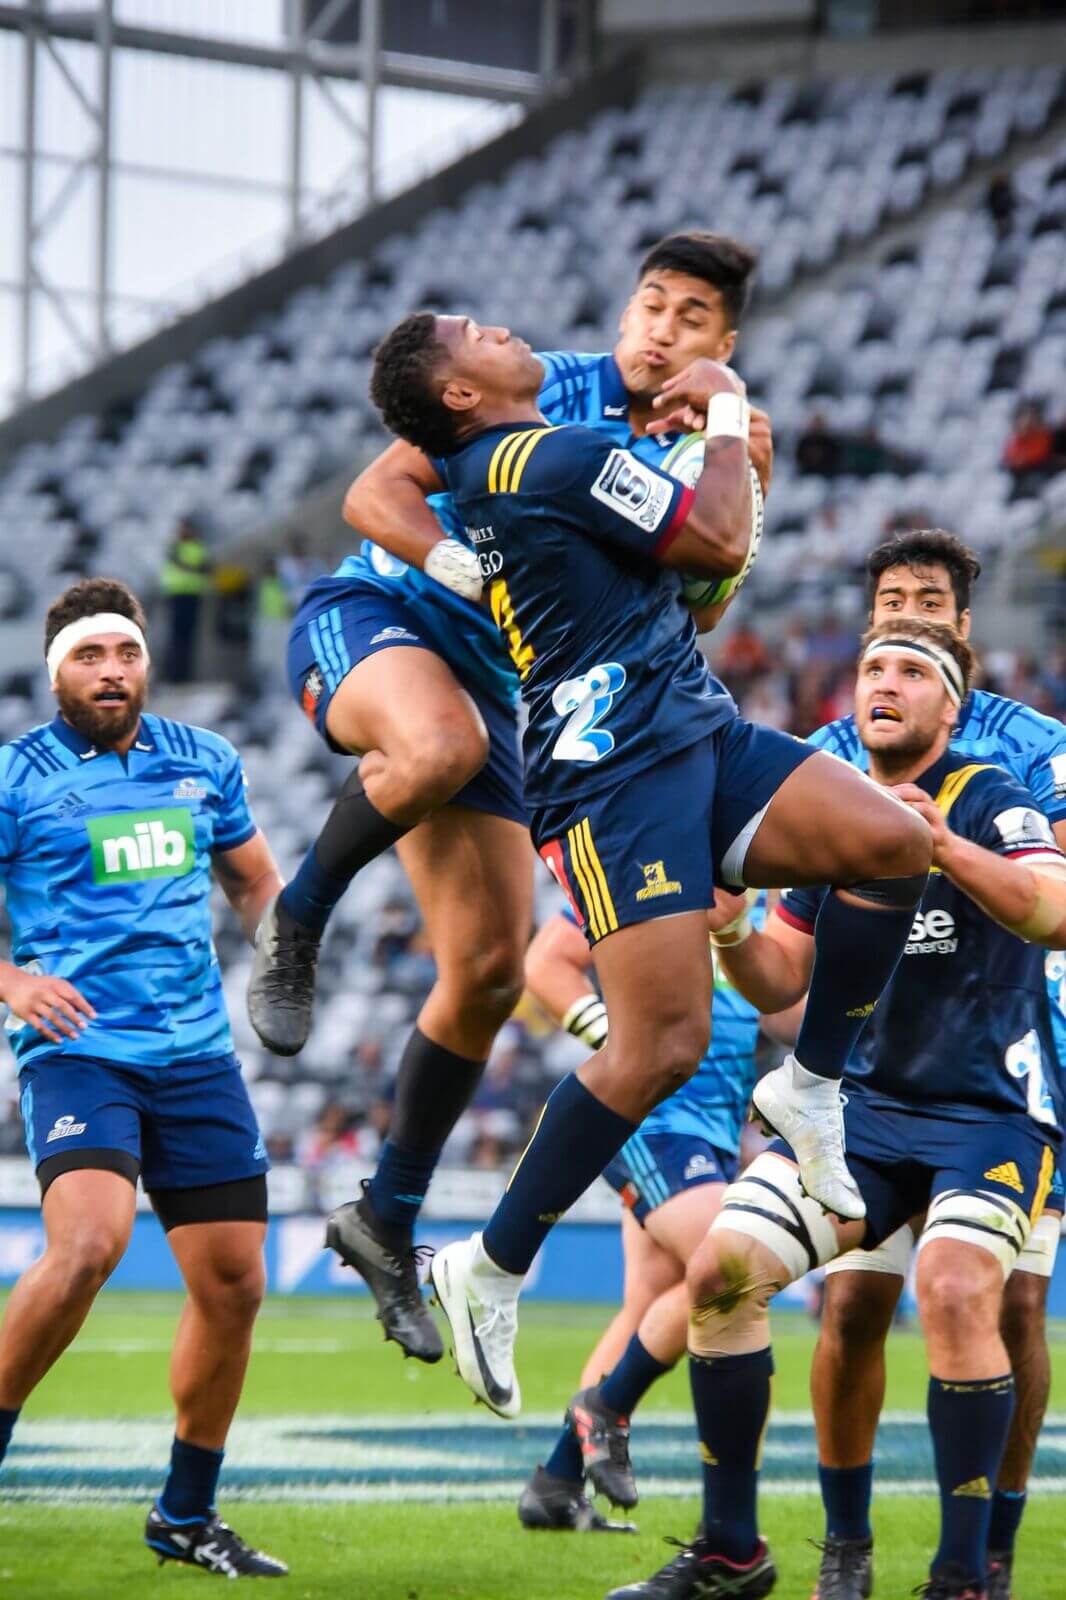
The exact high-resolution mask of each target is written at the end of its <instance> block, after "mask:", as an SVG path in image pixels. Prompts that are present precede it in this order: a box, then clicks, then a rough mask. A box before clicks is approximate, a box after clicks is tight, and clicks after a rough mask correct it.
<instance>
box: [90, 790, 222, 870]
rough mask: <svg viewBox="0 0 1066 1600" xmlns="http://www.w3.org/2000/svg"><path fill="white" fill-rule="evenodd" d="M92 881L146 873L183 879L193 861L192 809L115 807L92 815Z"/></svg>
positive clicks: (190, 868)
mask: <svg viewBox="0 0 1066 1600" xmlns="http://www.w3.org/2000/svg"><path fill="white" fill-rule="evenodd" d="M85 826H86V828H87V829H88V833H89V840H90V844H91V846H92V863H93V882H94V883H138V882H142V881H143V880H145V879H147V878H182V877H184V876H185V874H186V873H187V872H191V871H192V869H193V866H194V865H195V862H196V845H195V841H194V838H193V824H192V815H191V813H190V812H189V811H188V810H186V809H184V808H182V809H180V810H179V809H177V808H175V809H174V810H166V811H140V812H138V811H119V812H116V813H114V814H113V815H111V816H107V817H90V818H89V819H88V820H87V822H86V824H85Z"/></svg>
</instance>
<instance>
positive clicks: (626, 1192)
mask: <svg viewBox="0 0 1066 1600" xmlns="http://www.w3.org/2000/svg"><path fill="white" fill-rule="evenodd" d="M737 1165H738V1159H737V1155H736V1152H735V1151H728V1150H718V1149H716V1148H715V1146H714V1145H713V1144H711V1143H710V1142H709V1140H707V1139H698V1138H696V1137H695V1136H694V1135H692V1134H688V1133H648V1134H640V1133H635V1134H634V1135H633V1137H632V1138H631V1139H627V1140H626V1142H625V1144H624V1145H623V1146H622V1148H621V1150H619V1152H618V1154H617V1155H616V1156H615V1158H614V1160H613V1161H612V1162H611V1163H610V1165H609V1166H607V1167H605V1168H604V1169H603V1175H604V1177H605V1178H606V1179H607V1182H608V1183H609V1184H610V1185H611V1188H612V1189H614V1190H615V1192H616V1193H617V1194H619V1195H621V1197H622V1201H623V1203H624V1204H625V1205H626V1206H627V1207H628V1208H629V1210H630V1211H632V1213H633V1215H634V1217H636V1219H637V1221H638V1222H639V1223H640V1225H641V1227H643V1226H644V1219H645V1217H647V1216H648V1215H649V1213H650V1212H652V1211H654V1210H655V1209H656V1208H657V1207H658V1206H661V1205H665V1204H666V1202H667V1200H672V1199H673V1198H674V1195H675V1194H684V1193H685V1192H686V1190H688V1189H698V1188H699V1187H700V1185H701V1184H704V1183H722V1184H726V1183H732V1181H733V1179H734V1178H735V1177H736V1175H737Z"/></svg>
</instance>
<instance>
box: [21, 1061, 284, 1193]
mask: <svg viewBox="0 0 1066 1600" xmlns="http://www.w3.org/2000/svg"><path fill="white" fill-rule="evenodd" d="M19 1088H20V1100H19V1105H20V1109H21V1111H22V1122H23V1127H24V1129H25V1134H26V1148H27V1150H28V1151H29V1156H30V1160H31V1161H32V1162H33V1165H34V1167H35V1168H36V1169H38V1170H40V1168H41V1167H42V1165H44V1163H46V1162H50V1161H51V1159H52V1157H55V1156H58V1157H60V1158H61V1161H59V1162H57V1163H56V1164H55V1165H54V1166H46V1167H45V1170H44V1172H43V1173H42V1174H41V1178H42V1182H44V1180H45V1177H46V1175H47V1176H48V1177H49V1178H50V1177H51V1176H53V1175H58V1169H60V1168H61V1169H62V1170H64V1171H72V1170H77V1169H79V1168H86V1167H88V1168H91V1167H97V1166H100V1167H105V1168H108V1169H109V1170H113V1171H116V1172H123V1173H125V1174H126V1176H127V1177H129V1178H130V1179H131V1181H133V1182H135V1181H136V1179H137V1175H138V1173H139V1174H140V1176H141V1178H142V1180H143V1182H144V1187H145V1189H146V1190H147V1191H148V1193H149V1194H151V1192H152V1191H153V1190H154V1189H202V1188H210V1187H213V1186H214V1185H216V1184H224V1183H234V1182H236V1181H237V1180H239V1179H242V1178H256V1177H260V1176H261V1175H262V1174H263V1173H265V1172H266V1171H267V1169H268V1167H269V1166H270V1162H269V1161H268V1159H267V1153H266V1147H265V1146H264V1144H263V1139H262V1136H261V1134H260V1132H259V1124H258V1123H257V1121H256V1117H255V1112H254V1110H253V1109H252V1103H251V1101H250V1100H249V1098H248V1090H247V1089H246V1087H245V1083H244V1079H243V1077H242V1076H241V1064H240V1062H239V1061H238V1060H237V1057H236V1056H235V1055H223V1056H211V1057H209V1058H207V1059H205V1060H202V1061H175V1062H173V1063H172V1064H171V1065H170V1066H169V1067H168V1068H167V1069H166V1071H164V1072H160V1073H157V1074H154V1075H152V1076H149V1075H147V1074H145V1073H139V1072H134V1071H125V1070H123V1068H122V1067H121V1066H120V1065H118V1064H116V1063H114V1062H109V1061H98V1060H96V1059H95V1058H94V1057H90V1056H74V1055H68V1054H67V1053H66V1052H65V1051H62V1052H60V1051H57V1052H56V1053H55V1055H47V1056H38V1057H35V1058H34V1060H33V1061H32V1062H30V1063H29V1065H27V1066H25V1067H23V1069H22V1071H21V1073H20V1074H19ZM109 1157H111V1158H114V1159H108V1158H109Z"/></svg>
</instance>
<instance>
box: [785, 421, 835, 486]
mask: <svg viewBox="0 0 1066 1600" xmlns="http://www.w3.org/2000/svg"><path fill="white" fill-rule="evenodd" d="M841 453H842V449H841V441H840V440H839V439H838V438H837V436H836V434H835V433H831V432H830V430H829V425H828V423H827V422H826V420H825V418H824V417H823V416H822V414H821V412H820V411H816V412H815V414H814V416H813V417H812V418H811V420H810V422H808V424H807V426H806V427H805V428H804V430H803V432H802V433H801V434H800V436H799V439H798V440H797V442H796V465H797V467H798V468H799V470H800V473H801V474H802V475H803V477H805V478H835V477H836V476H837V474H838V473H839V472H840V470H841Z"/></svg>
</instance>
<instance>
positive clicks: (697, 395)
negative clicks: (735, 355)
mask: <svg viewBox="0 0 1066 1600" xmlns="http://www.w3.org/2000/svg"><path fill="white" fill-rule="evenodd" d="M716 394H737V395H740V396H741V397H743V396H744V395H746V394H747V389H746V388H745V385H744V380H743V378H740V377H738V375H737V374H736V373H735V372H734V371H733V369H732V368H731V367H727V366H726V365H725V363H724V362H722V361H711V360H710V359H709V358H708V357H706V356H701V357H700V359H699V360H698V361H692V362H690V363H689V365H688V366H687V367H686V368H685V369H684V371H683V372H679V373H678V374H677V375H676V377H673V378H667V380H666V382H665V383H664V384H663V386H662V389H661V390H660V392H659V393H658V394H657V395H656V396H655V399H654V400H653V401H652V405H653V406H654V407H655V409H656V411H660V412H664V413H666V414H665V415H663V416H660V417H657V418H656V419H655V421H654V422H650V423H649V424H648V432H649V433H697V432H699V431H701V430H702V429H703V428H705V427H706V425H707V406H708V404H709V403H710V400H711V397H712V395H716Z"/></svg>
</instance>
